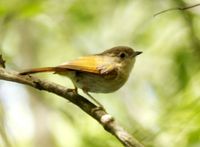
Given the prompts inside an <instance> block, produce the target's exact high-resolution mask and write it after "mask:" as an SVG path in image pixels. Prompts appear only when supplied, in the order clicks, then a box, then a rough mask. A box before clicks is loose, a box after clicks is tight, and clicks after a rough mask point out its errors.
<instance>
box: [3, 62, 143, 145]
mask: <svg viewBox="0 0 200 147" xmlns="http://www.w3.org/2000/svg"><path fill="white" fill-rule="evenodd" d="M1 60H2V61H3V59H1V58H0V64H1V63H4V62H2V61H1ZM3 67H4V66H3V65H1V66H0V79H1V80H6V81H12V82H16V83H21V84H25V85H29V86H31V87H33V88H35V89H38V90H44V91H48V92H51V93H54V94H56V95H59V96H61V97H62V98H65V99H67V100H69V101H70V102H72V103H73V104H75V105H76V106H78V107H79V108H81V109H82V110H83V111H84V112H86V113H87V114H88V115H90V116H91V117H93V118H94V119H96V120H97V121H98V122H99V123H100V124H101V125H102V126H103V127H104V129H105V130H106V131H108V132H109V133H111V134H112V135H114V136H115V137H116V138H117V139H118V140H119V141H120V142H121V143H122V144H123V145H124V146H127V147H143V145H142V144H141V143H140V142H139V141H138V140H137V139H135V138H134V137H133V136H131V135H130V134H129V133H128V132H127V131H126V130H124V128H123V127H121V126H120V125H119V124H118V123H117V122H116V121H115V120H114V118H113V117H112V116H111V115H110V114H108V113H107V112H106V111H105V110H103V109H99V108H98V107H97V106H95V105H94V104H93V103H91V102H90V101H88V100H87V99H86V98H84V97H82V96H81V95H78V94H75V93H73V92H69V91H68V90H67V88H65V87H64V86H61V85H58V84H56V83H53V82H49V81H45V80H40V79H38V78H35V77H32V76H29V75H26V76H22V75H19V74H18V72H9V71H6V70H5V69H4V68H3Z"/></svg>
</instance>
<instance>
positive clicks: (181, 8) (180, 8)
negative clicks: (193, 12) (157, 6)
mask: <svg viewBox="0 0 200 147" xmlns="http://www.w3.org/2000/svg"><path fill="white" fill-rule="evenodd" d="M197 6H200V4H195V5H190V6H186V7H176V8H169V9H166V10H163V11H160V12H158V13H156V14H154V15H153V16H154V17H156V16H158V15H160V14H162V13H166V12H168V11H174V10H179V11H184V10H187V9H191V8H194V7H197Z"/></svg>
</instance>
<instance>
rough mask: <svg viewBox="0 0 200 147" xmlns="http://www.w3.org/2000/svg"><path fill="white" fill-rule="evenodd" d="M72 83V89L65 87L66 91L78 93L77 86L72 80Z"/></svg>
mask: <svg viewBox="0 0 200 147" xmlns="http://www.w3.org/2000/svg"><path fill="white" fill-rule="evenodd" d="M73 85H74V89H70V88H69V89H67V92H73V93H75V94H78V88H77V87H76V85H75V84H74V82H73Z"/></svg>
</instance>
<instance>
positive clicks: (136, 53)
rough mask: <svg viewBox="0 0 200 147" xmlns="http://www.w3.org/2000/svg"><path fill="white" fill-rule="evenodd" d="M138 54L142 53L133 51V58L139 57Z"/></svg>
mask: <svg viewBox="0 0 200 147" xmlns="http://www.w3.org/2000/svg"><path fill="white" fill-rule="evenodd" d="M139 54H142V52H140V51H135V52H134V54H133V57H136V56H137V55H139Z"/></svg>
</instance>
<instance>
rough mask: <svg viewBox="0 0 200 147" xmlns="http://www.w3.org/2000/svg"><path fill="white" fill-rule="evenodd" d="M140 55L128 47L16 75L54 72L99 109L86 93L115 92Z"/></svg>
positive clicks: (114, 48) (115, 48)
mask: <svg viewBox="0 0 200 147" xmlns="http://www.w3.org/2000/svg"><path fill="white" fill-rule="evenodd" d="M141 53H142V52H140V51H134V50H133V49H132V48H130V47H126V46H117V47H113V48H111V49H108V50H106V51H104V52H102V53H99V54H94V55H88V56H83V57H80V58H78V59H75V60H72V61H69V62H66V63H64V64H61V65H58V66H55V67H43V68H34V69H30V70H27V71H24V72H21V73H20V75H27V74H33V73H39V72H54V73H56V74H60V75H64V76H67V77H69V78H70V79H71V80H72V82H73V84H74V87H75V89H74V91H75V92H77V88H80V89H82V90H83V91H84V92H85V93H86V94H87V95H88V96H90V97H91V98H92V99H93V100H94V101H95V102H96V103H98V104H99V105H100V106H101V104H100V103H99V102H98V101H96V100H95V99H94V98H93V97H92V96H91V95H90V94H89V93H88V92H94V93H110V92H114V91H116V90H118V89H119V88H120V87H122V86H123V85H124V83H125V82H126V81H127V79H128V77H129V74H130V72H131V70H132V68H133V66H134V63H135V57H136V56H137V55H139V54H141Z"/></svg>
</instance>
